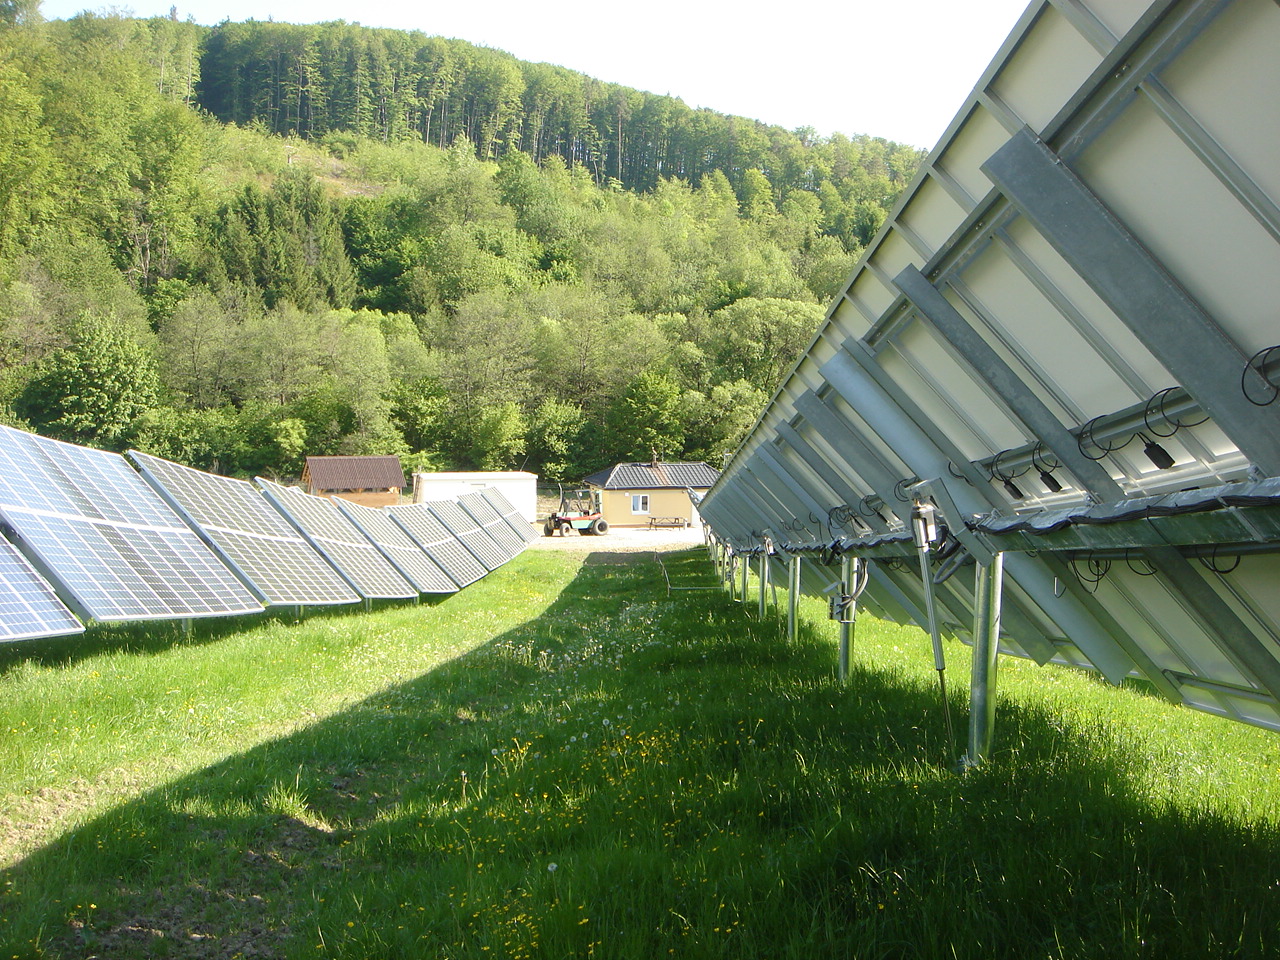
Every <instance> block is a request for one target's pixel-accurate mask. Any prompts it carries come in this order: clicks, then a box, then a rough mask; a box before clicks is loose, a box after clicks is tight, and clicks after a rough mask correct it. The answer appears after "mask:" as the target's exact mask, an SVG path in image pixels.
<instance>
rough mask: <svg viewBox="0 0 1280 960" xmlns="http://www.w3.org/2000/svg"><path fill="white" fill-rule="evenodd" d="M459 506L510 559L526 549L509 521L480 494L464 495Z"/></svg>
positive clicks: (459, 501) (460, 498)
mask: <svg viewBox="0 0 1280 960" xmlns="http://www.w3.org/2000/svg"><path fill="white" fill-rule="evenodd" d="M458 505H459V506H460V507H462V509H463V510H465V511H466V512H467V513H469V514H470V515H471V519H473V520H475V522H476V523H478V524H480V527H481V528H482V529H483V530H484V532H485V533H487V534H489V536H491V537H493V539H494V542H495V543H497V544H498V546H499V547H500V548H502V551H503V552H504V553H506V555H507V558H508V559H510V558H511V557H514V556H515V555H516V554H517V553H519V552H520V551H521V550H523V549H524V541H523V540H521V539H520V538H519V537H518V536H516V532H515V531H514V530H512V529H511V527H510V526H509V525H508V524H507V521H505V520H503V519H502V515H501V514H500V513H498V511H497V510H495V509H493V505H492V504H490V503H489V501H488V500H486V499H485V498H484V497H482V496H480V494H479V493H464V494H463V495H462V496H460V497H459V498H458Z"/></svg>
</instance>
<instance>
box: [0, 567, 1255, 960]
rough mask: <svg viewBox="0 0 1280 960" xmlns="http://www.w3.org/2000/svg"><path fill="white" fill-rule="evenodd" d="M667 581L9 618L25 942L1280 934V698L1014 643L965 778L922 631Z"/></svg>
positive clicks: (679, 577) (906, 949) (7, 841)
mask: <svg viewBox="0 0 1280 960" xmlns="http://www.w3.org/2000/svg"><path fill="white" fill-rule="evenodd" d="M666 567H667V574H668V575H669V576H670V578H671V581H672V583H673V585H676V586H679V585H682V584H684V585H690V586H701V585H705V583H706V582H707V580H708V576H707V560H706V557H705V554H703V553H702V552H701V551H691V552H689V553H686V554H677V555H669V556H668V557H667V558H666ZM666 583H667V581H666V579H664V575H663V571H662V569H661V568H660V567H659V566H658V564H656V563H654V562H653V560H652V559H651V558H649V557H641V558H640V559H639V560H638V562H635V563H625V564H603V563H590V562H587V563H584V562H583V558H582V556H581V555H573V554H567V553H558V552H529V553H526V554H524V555H523V556H521V557H520V558H518V559H517V560H515V561H513V562H512V563H510V564H508V565H507V566H506V567H504V568H502V569H501V570H499V571H497V572H496V573H494V574H491V575H490V576H489V577H487V578H485V580H483V581H481V582H479V583H477V584H475V585H473V586H472V587H469V588H468V589H467V590H466V591H463V592H462V593H461V594H459V595H457V596H454V597H450V598H448V599H446V600H443V601H439V602H436V603H432V604H426V603H424V604H422V605H406V606H395V605H386V606H382V607H379V608H377V609H375V610H374V611H373V612H372V613H364V612H342V611H333V612H329V613H326V614H323V615H313V616H310V617H308V618H306V619H305V620H303V621H302V622H301V623H296V624H294V623H280V622H275V621H272V620H270V619H266V618H263V619H261V620H259V621H251V622H247V623H246V622H244V621H241V622H230V621H227V622H220V623H210V624H205V625H197V630H196V633H195V635H194V636H193V637H191V638H190V639H187V638H183V637H181V636H180V635H178V634H176V633H173V632H171V631H168V630H167V629H158V630H152V631H130V630H96V631H94V632H93V634H92V635H91V636H90V637H89V638H87V639H81V640H73V641H51V642H44V643H30V644H23V645H18V646H14V647H10V648H8V649H5V650H3V651H0V733H3V734H4V737H5V739H4V744H5V746H4V749H3V751H2V753H0V864H3V865H4V866H3V870H0V960H3V958H7V957H19V958H27V957H89V956H98V957H110V958H131V957H148V958H149V957H199V958H205V957H227V958H230V957H237V956H241V957H295V958H330V957H346V958H371V957H387V958H391V957H404V958H420V957H421V958H433V957H439V958H490V957H511V958H518V957H548V958H550V957H555V958H560V957H591V956H595V957H601V958H629V957H637V958H641V957H643V958H652V957H663V956H675V957H694V958H702V957H708V958H710V957H724V958H744V957H778V958H782V957H797V958H799V957H804V958H806V960H808V958H811V957H813V956H815V955H823V956H846V957H975V958H976V957H1019V958H1021V957H1044V958H1049V957H1053V958H1068V957H1072V958H1074V957H1143V956H1149V957H1160V958H1165V957H1208V956H1240V957H1265V956H1275V955H1277V953H1280V930H1278V929H1277V923H1278V921H1277V917H1280V856H1278V854H1280V831H1278V830H1277V825H1278V824H1280V804H1278V800H1280V787H1278V786H1277V777H1276V774H1277V770H1278V769H1280V741H1277V739H1276V737H1275V735H1274V734H1270V733H1267V732H1264V731H1260V730H1254V729H1251V728H1247V727H1244V726H1241V725H1239V724H1232V723H1230V722H1227V721H1223V720H1219V719H1216V718H1212V717H1207V716H1204V715H1200V714H1196V713H1193V712H1191V711H1187V710H1184V709H1180V708H1175V707H1172V706H1169V705H1167V704H1165V703H1163V702H1161V701H1159V700H1156V699H1153V698H1151V697H1149V696H1147V695H1144V694H1143V693H1142V692H1141V691H1140V690H1130V689H1122V690H1116V689H1114V688H1110V687H1107V686H1105V685H1104V684H1103V683H1101V682H1099V681H1098V680H1096V679H1095V678H1093V677H1091V676H1088V675H1084V674H1081V673H1077V672H1074V671H1068V670H1058V669H1053V668H1038V667H1035V666H1033V665H1028V664H1022V663H1019V662H1016V661H1008V660H1002V662H1001V671H1002V673H1001V698H1000V706H999V714H998V719H997V724H998V725H997V752H996V754H995V757H994V759H993V762H991V763H990V764H988V765H986V766H985V767H983V768H981V769H979V770H977V771H974V772H971V773H969V774H967V775H963V776H961V775H957V774H956V773H954V772H952V770H951V768H950V764H949V763H948V762H947V760H948V758H947V757H946V756H945V755H944V753H945V750H944V747H943V739H944V737H943V728H942V722H941V717H940V710H939V707H938V703H937V693H936V689H937V688H936V680H935V676H934V673H933V670H932V661H931V655H930V653H929V650H928V643H927V640H925V639H924V637H923V636H922V635H921V634H920V633H919V631H917V630H914V629H908V628H903V627H897V626H894V625H892V624H887V623H881V622H877V621H874V620H872V619H870V618H863V619H862V620H860V622H859V624H858V628H857V638H856V643H855V654H856V659H857V663H858V666H857V668H856V669H855V671H854V674H853V676H852V678H851V680H850V682H849V683H848V684H847V685H846V686H840V685H839V684H837V683H836V682H835V680H834V678H833V667H834V644H833V638H834V636H835V633H834V630H833V629H832V625H830V624H828V623H826V622H825V621H822V620H818V619H817V618H818V617H819V616H820V615H821V614H820V611H819V608H818V605H817V604H816V603H815V604H813V605H812V606H806V610H805V612H806V615H807V617H810V618H813V619H810V620H806V621H805V623H804V629H803V631H802V637H801V640H800V642H798V643H796V644H794V645H793V644H788V643H787V642H786V641H785V639H783V638H782V637H781V636H780V635H779V630H778V625H777V623H776V621H772V620H768V621H765V622H759V621H757V620H756V619H755V618H754V617H750V616H746V615H745V614H744V611H743V609H742V607H741V606H740V605H736V604H733V603H731V602H730V601H729V600H728V598H727V595H725V594H722V593H719V592H714V591H687V592H674V593H671V594H668V592H667V586H666ZM754 609H755V608H754V605H751V606H750V610H751V611H753V612H754ZM966 653H967V651H966V650H965V648H963V647H961V646H960V645H959V644H955V643H951V644H949V645H948V657H949V659H950V661H951V662H952V664H953V673H952V681H951V686H952V687H953V688H963V687H964V686H965V683H964V681H963V677H964V676H965V675H966V671H967V656H966ZM954 692H955V696H954V698H953V710H954V711H955V713H956V715H957V719H958V721H959V722H960V723H961V724H962V723H963V720H964V715H965V714H964V702H965V698H964V695H963V693H962V690H956V691H954Z"/></svg>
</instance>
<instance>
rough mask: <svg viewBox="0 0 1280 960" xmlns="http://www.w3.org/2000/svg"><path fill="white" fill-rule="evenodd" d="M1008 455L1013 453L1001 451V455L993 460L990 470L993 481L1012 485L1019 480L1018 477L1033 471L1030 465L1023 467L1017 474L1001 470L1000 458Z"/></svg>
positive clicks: (997, 455)
mask: <svg viewBox="0 0 1280 960" xmlns="http://www.w3.org/2000/svg"><path fill="white" fill-rule="evenodd" d="M1006 453H1012V451H1011V450H1001V451H1000V452H999V453H997V454H996V455H995V456H994V457H992V458H991V467H990V470H991V479H992V480H999V481H1000V482H1001V483H1010V482H1012V481H1014V480H1017V479H1018V477H1021V476H1023V475H1025V474H1027V473H1029V472H1030V471H1031V464H1029V463H1028V464H1027V465H1026V466H1025V467H1023V468H1022V469H1021V470H1019V471H1018V472H1017V473H1011V472H1009V471H1008V470H1001V469H1000V458H1001V457H1003V456H1004V455H1005V454H1006Z"/></svg>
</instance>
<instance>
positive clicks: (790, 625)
mask: <svg viewBox="0 0 1280 960" xmlns="http://www.w3.org/2000/svg"><path fill="white" fill-rule="evenodd" d="M799 604H800V558H799V557H798V556H792V557H791V559H790V560H789V561H787V639H788V640H790V641H791V642H792V643H795V642H796V637H797V636H798V631H799V626H800V617H799V613H800V610H799Z"/></svg>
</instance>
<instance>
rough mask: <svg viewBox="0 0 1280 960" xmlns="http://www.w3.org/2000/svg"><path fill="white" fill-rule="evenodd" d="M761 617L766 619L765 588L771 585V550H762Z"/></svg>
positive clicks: (760, 575) (760, 574) (760, 572)
mask: <svg viewBox="0 0 1280 960" xmlns="http://www.w3.org/2000/svg"><path fill="white" fill-rule="evenodd" d="M759 577H760V619H761V620H763V619H764V608H765V590H766V589H768V586H769V551H767V550H762V551H761V552H760V571H759Z"/></svg>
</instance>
